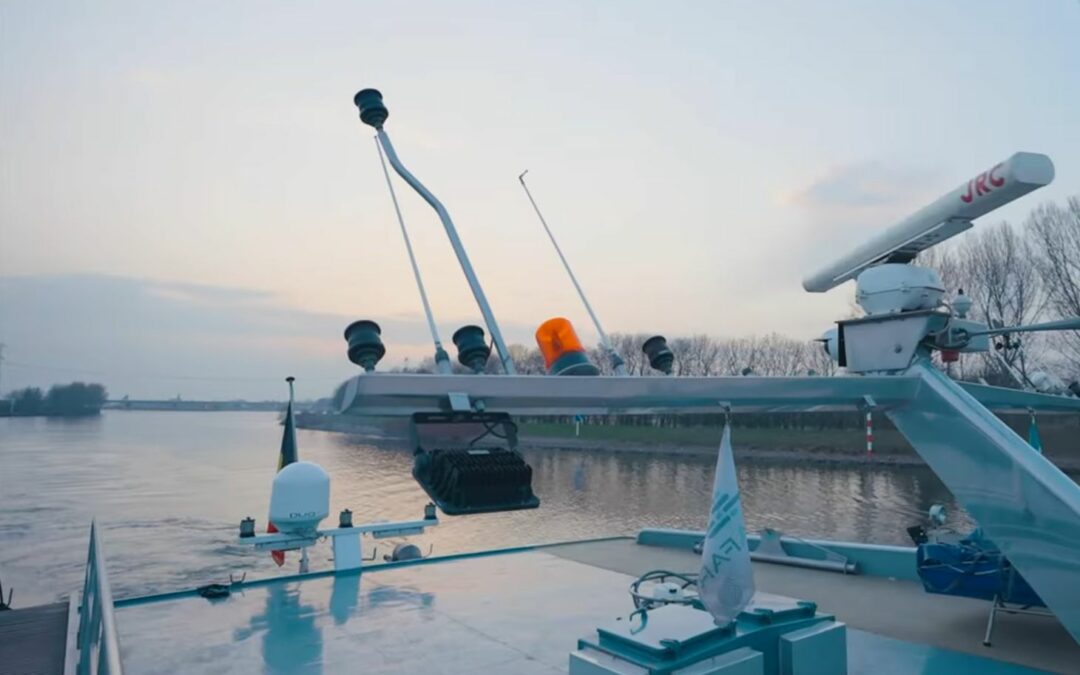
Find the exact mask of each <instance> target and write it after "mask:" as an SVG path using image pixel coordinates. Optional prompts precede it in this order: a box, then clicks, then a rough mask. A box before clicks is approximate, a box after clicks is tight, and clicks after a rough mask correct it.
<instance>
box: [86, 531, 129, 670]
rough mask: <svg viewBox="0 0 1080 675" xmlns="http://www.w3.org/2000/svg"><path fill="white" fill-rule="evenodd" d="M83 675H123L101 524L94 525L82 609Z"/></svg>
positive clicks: (87, 561) (91, 532) (87, 560)
mask: <svg viewBox="0 0 1080 675" xmlns="http://www.w3.org/2000/svg"><path fill="white" fill-rule="evenodd" d="M76 645H77V647H78V650H79V663H78V668H77V670H76V672H77V673H79V675H84V674H87V675H123V672H124V668H123V667H122V666H121V665H120V641H119V639H118V638H117V635H116V619H115V617H114V616H113V599H112V589H111V588H110V587H109V574H108V572H107V571H106V569H105V553H104V551H103V550H102V548H101V540H100V539H98V534H97V524H96V523H93V522H91V523H90V552H89V554H88V555H87V559H86V582H85V583H84V584H83V593H82V605H81V606H80V607H79V637H78V641H77V642H76Z"/></svg>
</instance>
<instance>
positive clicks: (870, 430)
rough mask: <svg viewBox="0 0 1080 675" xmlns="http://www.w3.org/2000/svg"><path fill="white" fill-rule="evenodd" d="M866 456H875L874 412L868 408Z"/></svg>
mask: <svg viewBox="0 0 1080 675" xmlns="http://www.w3.org/2000/svg"><path fill="white" fill-rule="evenodd" d="M866 456H867V457H873V456H874V413H873V412H872V411H871V410H870V409H869V408H867V409H866Z"/></svg>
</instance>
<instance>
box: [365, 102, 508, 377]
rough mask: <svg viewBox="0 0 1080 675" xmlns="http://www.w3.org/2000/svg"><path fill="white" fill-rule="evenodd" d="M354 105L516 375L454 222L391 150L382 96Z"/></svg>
mask: <svg viewBox="0 0 1080 675" xmlns="http://www.w3.org/2000/svg"><path fill="white" fill-rule="evenodd" d="M353 103H355V104H356V107H357V108H358V109H359V110H360V121H361V122H363V123H364V124H367V125H369V126H371V127H374V128H375V133H376V139H377V140H378V143H379V146H380V147H381V148H382V150H383V152H385V153H386V159H387V160H389V162H390V166H392V167H394V171H395V172H396V173H397V174H398V175H399V176H401V178H402V179H403V180H404V181H405V182H406V183H408V184H409V186H410V187H411V188H412V189H413V190H415V191H416V193H417V194H419V195H420V196H421V197H422V198H423V199H424V201H426V202H427V203H428V205H430V206H431V208H432V209H434V210H435V213H436V214H437V215H438V216H439V220H440V221H442V224H443V228H444V229H445V230H446V236H447V237H448V238H449V239H450V246H451V247H452V248H453V249H454V254H455V255H456V256H457V259H458V264H460V265H461V271H462V272H463V273H464V274H465V280H466V281H467V282H468V283H469V288H470V289H471V290H472V294H473V297H474V298H475V299H476V304H477V306H479V308H480V314H481V315H482V316H483V317H484V323H485V324H486V325H487V329H488V332H489V333H491V339H492V341H493V342H494V343H495V349H496V350H497V351H498V353H499V360H500V361H501V362H502V366H503V370H504V371H506V374H507V375H516V374H517V369H515V368H514V361H513V359H511V358H510V350H509V349H508V348H507V346H506V342H505V341H504V340H503V336H502V331H501V330H499V324H498V322H497V321H496V320H495V314H494V313H493V312H492V311H491V305H490V304H488V301H487V296H486V295H485V294H484V289H483V287H482V286H481V285H480V280H479V279H478V278H477V277H476V272H475V271H473V267H472V263H471V262H469V255H468V254H467V253H466V252H465V246H464V244H462V243H461V238H460V237H459V236H458V233H457V228H456V227H455V226H454V221H453V220H451V219H450V214H449V212H447V210H446V207H445V206H443V204H442V202H440V201H439V199H438V198H437V197H436V196H435V195H434V194H432V193H431V191H430V190H428V189H427V188H426V187H424V185H423V183H421V182H420V181H419V180H418V179H417V178H416V176H414V175H412V173H411V172H409V170H408V169H406V168H405V166H404V165H403V164H402V163H401V160H400V159H398V156H397V152H396V151H395V150H394V145H393V143H391V142H390V136H388V135H387V133H386V130H385V129H383V125H384V124H385V123H386V119H387V118H388V117H389V116H390V111H389V110H387V108H386V105H385V104H384V103H383V98H382V93H381V92H379V90H378V89H361V90H360V91H358V92H357V93H356V96H354V97H353Z"/></svg>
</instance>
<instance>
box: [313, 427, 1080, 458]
mask: <svg viewBox="0 0 1080 675" xmlns="http://www.w3.org/2000/svg"><path fill="white" fill-rule="evenodd" d="M296 422H297V426H298V427H299V428H301V429H317V430H322V431H334V432H338V433H348V434H356V435H363V436H373V437H381V438H407V436H408V426H407V424H408V423H407V421H406V420H404V419H393V420H391V419H386V420H379V419H371V418H368V419H361V418H356V417H351V416H349V415H320V414H310V413H309V414H303V413H301V414H297V416H296ZM1017 431H1018V433H1021V435H1023V434H1024V431H1023V430H1017ZM1040 431H1041V436H1042V441H1043V446H1044V448H1045V449H1046V455H1047V457H1048V458H1049V459H1050V460H1051V461H1052V462H1054V464H1056V465H1057V466H1058V467H1059V468H1060V469H1061V470H1062V471H1068V472H1071V473H1077V472H1080V433H1078V432H1077V429H1076V428H1075V427H1071V426H1066V427H1051V426H1046V427H1045V428H1043V429H1041V430H1040ZM518 439H519V443H520V445H521V446H522V447H525V448H550V449H562V450H589V451H607V452H635V453H660V454H669V455H670V454H681V455H697V456H713V455H714V454H715V453H716V448H717V445H718V444H719V442H720V430H719V429H716V428H711V427H675V428H671V427H653V426H632V425H600V424H587V423H586V424H582V425H580V427H579V428H578V429H577V430H576V433H575V425H573V424H556V423H548V422H527V423H522V424H521V425H520V427H519V431H518ZM732 442H733V447H734V451H735V457H736V458H737V459H752V460H755V461H762V462H773V461H775V462H792V461H798V462H806V463H812V464H825V465H828V464H831V465H839V466H860V465H866V464H869V463H873V464H885V465H890V466H926V463H925V462H924V461H923V460H922V458H921V457H920V456H919V455H918V453H916V452H915V450H914V449H913V448H912V447H911V445H910V444H909V443H908V442H907V440H906V439H905V438H904V437H903V435H902V434H900V432H898V431H896V430H895V429H877V430H875V432H874V452H873V453H872V454H871V453H867V452H866V437H865V435H864V434H863V431H862V430H861V429H778V428H767V429H765V428H749V427H747V428H740V427H739V426H738V425H737V424H736V425H735V427H734V430H733V433H732Z"/></svg>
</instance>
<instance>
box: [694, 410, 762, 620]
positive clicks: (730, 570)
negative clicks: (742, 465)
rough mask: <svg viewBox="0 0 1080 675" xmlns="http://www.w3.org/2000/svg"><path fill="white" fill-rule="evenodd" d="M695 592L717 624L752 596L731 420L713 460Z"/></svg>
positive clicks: (742, 605) (752, 585)
mask: <svg viewBox="0 0 1080 675" xmlns="http://www.w3.org/2000/svg"><path fill="white" fill-rule="evenodd" d="M698 594H699V596H700V597H701V602H702V604H704V605H705V608H706V609H707V610H709V613H710V614H712V615H713V618H714V619H715V620H716V623H717V625H721V626H723V625H727V624H729V623H731V622H732V621H734V620H735V619H736V617H738V615H739V612H741V611H742V610H743V609H744V608H745V607H746V606H747V604H749V603H750V600H751V599H753V597H754V570H753V569H752V567H751V565H750V549H749V547H748V545H747V541H746V524H745V523H744V521H743V512H742V499H741V498H740V496H739V485H738V480H737V479H736V476H735V459H734V457H733V456H732V453H731V423H730V421H725V423H724V434H723V438H722V439H721V441H720V453H719V457H718V458H717V460H716V478H715V481H714V483H713V501H712V508H711V509H710V513H709V529H708V530H707V531H706V534H705V542H704V545H703V546H702V551H701V573H700V575H699V576H698Z"/></svg>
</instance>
